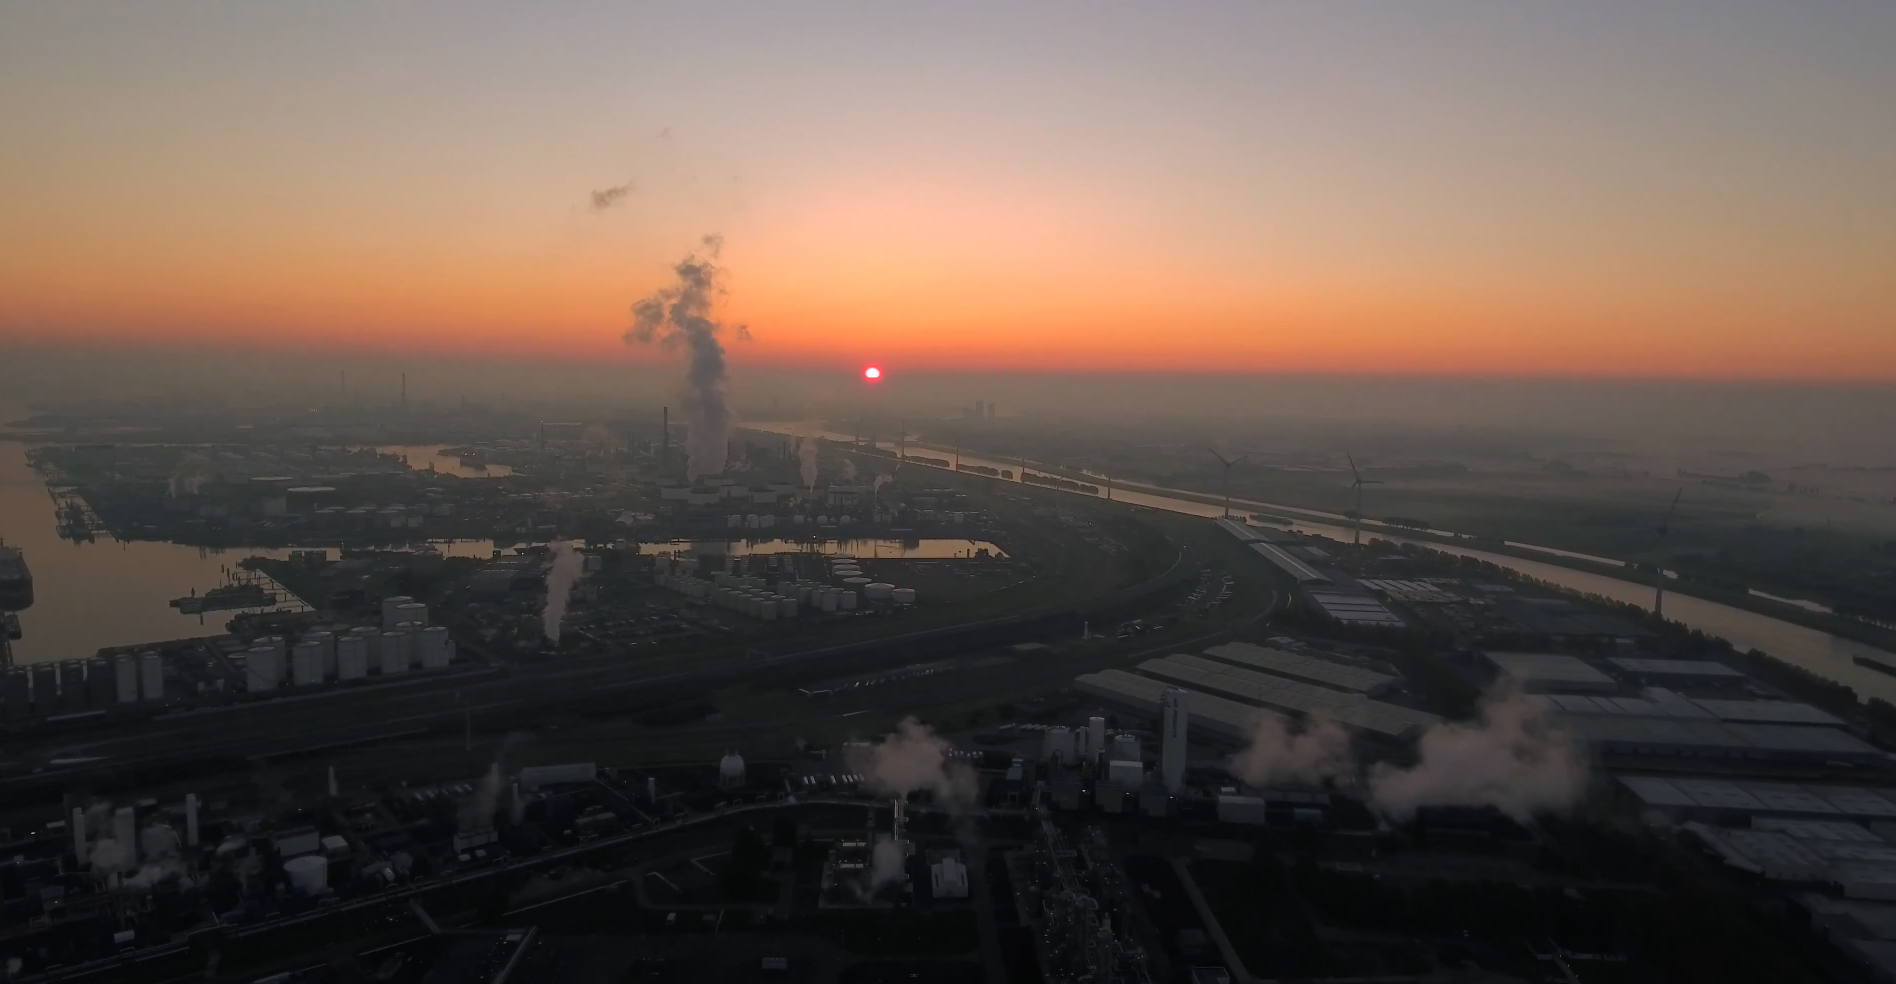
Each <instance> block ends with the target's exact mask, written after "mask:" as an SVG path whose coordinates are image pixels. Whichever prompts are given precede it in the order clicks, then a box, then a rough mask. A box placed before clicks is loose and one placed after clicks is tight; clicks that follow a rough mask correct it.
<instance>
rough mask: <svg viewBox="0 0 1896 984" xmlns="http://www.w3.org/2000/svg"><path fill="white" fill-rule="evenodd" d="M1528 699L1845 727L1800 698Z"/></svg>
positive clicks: (1627, 713) (1661, 692)
mask: <svg viewBox="0 0 1896 984" xmlns="http://www.w3.org/2000/svg"><path fill="white" fill-rule="evenodd" d="M1528 699H1529V700H1532V701H1534V702H1535V703H1537V704H1539V705H1541V706H1542V707H1544V708H1546V709H1547V710H1548V711H1550V712H1552V713H1556V714H1589V715H1590V714H1609V715H1618V716H1622V717H1652V718H1675V719H1678V720H1683V721H1735V722H1743V723H1750V724H1804V725H1810V726H1813V727H1829V728H1841V727H1843V726H1844V722H1843V720H1842V719H1840V718H1838V717H1836V716H1835V715H1833V714H1830V713H1829V712H1827V711H1825V710H1823V709H1821V708H1818V707H1813V706H1811V705H1809V704H1805V703H1801V702H1798V701H1792V700H1718V699H1713V698H1707V697H1697V698H1693V697H1686V696H1685V695H1683V694H1680V693H1677V692H1675V691H1672V690H1668V689H1666V688H1663V687H1651V688H1648V689H1647V690H1646V691H1645V692H1644V693H1642V694H1641V695H1640V696H1638V697H1606V696H1598V697H1589V696H1587V695H1585V694H1535V695H1532V696H1530V697H1529V698H1528Z"/></svg>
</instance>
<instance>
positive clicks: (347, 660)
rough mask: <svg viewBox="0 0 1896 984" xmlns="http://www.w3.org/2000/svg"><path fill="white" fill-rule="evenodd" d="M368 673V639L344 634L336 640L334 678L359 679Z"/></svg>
mask: <svg viewBox="0 0 1896 984" xmlns="http://www.w3.org/2000/svg"><path fill="white" fill-rule="evenodd" d="M368 675H369V640H368V639H366V638H364V637H362V636H359V635H354V634H350V635H346V636H343V637H342V638H340V639H337V640H336V679H338V680H360V679H362V678H363V677H365V676H368Z"/></svg>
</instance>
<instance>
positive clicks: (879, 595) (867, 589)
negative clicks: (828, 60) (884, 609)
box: [862, 581, 895, 601]
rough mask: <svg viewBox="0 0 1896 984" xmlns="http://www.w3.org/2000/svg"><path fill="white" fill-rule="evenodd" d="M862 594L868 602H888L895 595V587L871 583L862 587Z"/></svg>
mask: <svg viewBox="0 0 1896 984" xmlns="http://www.w3.org/2000/svg"><path fill="white" fill-rule="evenodd" d="M862 594H863V597H865V598H867V599H869V600H870V601H888V600H889V598H890V596H892V595H894V594H895V585H893V584H885V583H883V582H881V581H872V582H870V583H868V584H865V585H863V586H862Z"/></svg>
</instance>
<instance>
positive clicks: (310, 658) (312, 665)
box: [290, 642, 323, 687]
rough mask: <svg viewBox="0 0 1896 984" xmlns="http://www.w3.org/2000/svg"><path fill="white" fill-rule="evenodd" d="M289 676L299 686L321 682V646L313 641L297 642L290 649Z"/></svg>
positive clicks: (309, 685)
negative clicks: (294, 646)
mask: <svg viewBox="0 0 1896 984" xmlns="http://www.w3.org/2000/svg"><path fill="white" fill-rule="evenodd" d="M290 678H291V680H292V681H293V682H294V683H295V684H296V686H299V687H311V686H315V685H316V684H319V683H321V682H323V647H322V646H319V645H317V644H316V643H313V642H299V643H297V644H296V648H295V649H292V650H290Z"/></svg>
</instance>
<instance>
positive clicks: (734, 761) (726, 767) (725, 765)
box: [718, 752, 744, 790]
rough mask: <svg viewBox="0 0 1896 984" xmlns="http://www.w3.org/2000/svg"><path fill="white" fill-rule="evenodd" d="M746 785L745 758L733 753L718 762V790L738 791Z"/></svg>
mask: <svg viewBox="0 0 1896 984" xmlns="http://www.w3.org/2000/svg"><path fill="white" fill-rule="evenodd" d="M743 785H744V757H743V756H742V755H739V754H737V753H736V752H731V753H730V754H728V755H726V756H724V758H723V759H722V760H720V761H719V762H718V788H719V789H727V790H728V789H738V788H740V787H742V786H743Z"/></svg>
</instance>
